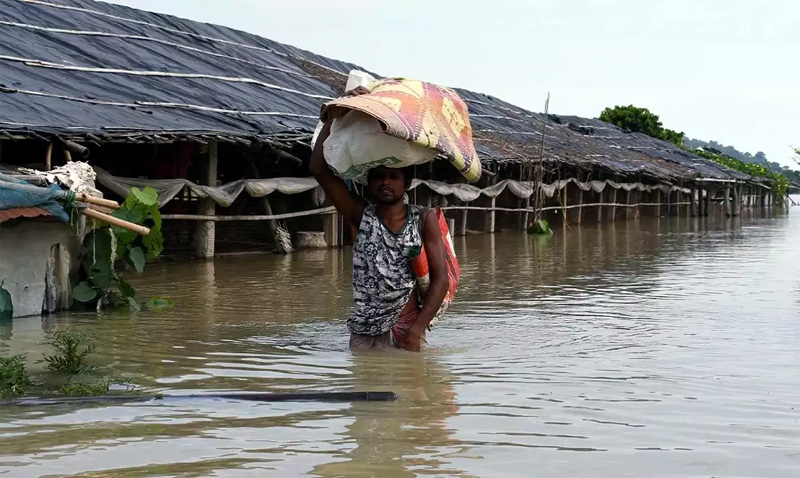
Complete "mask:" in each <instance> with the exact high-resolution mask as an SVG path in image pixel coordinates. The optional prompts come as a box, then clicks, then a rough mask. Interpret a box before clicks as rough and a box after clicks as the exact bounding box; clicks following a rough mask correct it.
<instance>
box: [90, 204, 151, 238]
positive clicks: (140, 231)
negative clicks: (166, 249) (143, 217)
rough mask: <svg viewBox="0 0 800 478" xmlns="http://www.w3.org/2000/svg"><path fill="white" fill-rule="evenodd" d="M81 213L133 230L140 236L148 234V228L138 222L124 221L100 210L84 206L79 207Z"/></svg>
mask: <svg viewBox="0 0 800 478" xmlns="http://www.w3.org/2000/svg"><path fill="white" fill-rule="evenodd" d="M81 214H83V215H84V216H86V217H91V218H92V219H97V220H100V221H103V222H107V223H108V224H111V225H112V226H117V227H121V228H123V229H127V230H128V231H132V232H135V233H136V234H139V235H140V236H146V235H148V234H150V229H149V228H147V227H144V226H140V225H138V224H134V223H132V222H128V221H124V220H122V219H119V218H117V217H114V216H109V215H108V214H103V213H102V212H100V211H96V210H94V209H90V208H86V209H81Z"/></svg>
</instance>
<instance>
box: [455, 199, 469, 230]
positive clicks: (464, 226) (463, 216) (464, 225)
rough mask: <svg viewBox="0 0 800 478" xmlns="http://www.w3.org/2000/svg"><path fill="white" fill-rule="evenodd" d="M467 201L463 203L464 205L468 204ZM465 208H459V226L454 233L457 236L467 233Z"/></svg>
mask: <svg viewBox="0 0 800 478" xmlns="http://www.w3.org/2000/svg"><path fill="white" fill-rule="evenodd" d="M468 204H469V203H464V205H465V206H466V205H468ZM467 212H468V211H467V210H466V209H462V210H461V227H460V228H459V229H458V232H457V233H456V234H457V235H459V236H466V235H467Z"/></svg>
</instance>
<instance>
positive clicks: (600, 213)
mask: <svg viewBox="0 0 800 478" xmlns="http://www.w3.org/2000/svg"><path fill="white" fill-rule="evenodd" d="M603 191H605V188H603V190H601V191H600V193H599V194H598V200H597V222H598V223H601V222H603Z"/></svg>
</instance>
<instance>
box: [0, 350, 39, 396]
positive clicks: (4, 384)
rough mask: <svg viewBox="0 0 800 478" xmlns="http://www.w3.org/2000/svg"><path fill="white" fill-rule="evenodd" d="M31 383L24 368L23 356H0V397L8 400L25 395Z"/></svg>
mask: <svg viewBox="0 0 800 478" xmlns="http://www.w3.org/2000/svg"><path fill="white" fill-rule="evenodd" d="M32 385H33V382H32V381H31V376H30V375H29V374H28V372H27V371H26V370H25V357H24V356H23V355H15V356H13V357H0V399H2V400H8V399H10V398H17V397H21V396H23V395H25V394H26V393H27V392H28V389H29V388H30V387H31V386H32Z"/></svg>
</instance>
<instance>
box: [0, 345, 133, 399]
mask: <svg viewBox="0 0 800 478" xmlns="http://www.w3.org/2000/svg"><path fill="white" fill-rule="evenodd" d="M46 344H47V345H50V346H51V347H53V349H54V353H53V355H46V356H45V357H44V358H43V359H42V360H39V361H38V362H37V363H45V364H46V368H47V370H48V371H50V372H53V373H55V374H58V375H57V376H56V377H53V376H48V377H46V378H47V379H46V380H41V381H36V382H34V379H33V377H31V375H30V373H29V372H28V370H27V369H26V367H25V366H26V358H25V356H24V355H15V356H13V357H0V400H10V399H16V398H20V397H25V396H29V395H33V394H36V395H45V396H46V395H59V396H64V397H97V396H101V395H107V394H108V393H109V392H110V391H111V387H112V386H115V385H120V386H124V387H125V390H123V393H133V394H137V393H139V392H138V390H136V389H135V387H134V385H133V384H132V383H131V381H130V380H127V379H124V378H120V377H119V376H115V375H111V376H108V375H104V376H99V377H98V376H92V375H91V373H92V372H94V371H96V370H98V369H99V368H100V366H99V365H98V364H96V363H94V362H91V361H90V360H89V357H90V356H91V354H92V353H94V351H95V350H96V349H97V342H96V341H95V338H94V337H93V336H92V335H91V334H89V333H86V332H82V331H78V330H63V331H59V332H56V333H55V334H54V335H53V338H52V339H50V340H49V341H48V342H46ZM114 392H115V393H116V392H118V391H117V390H115V391H114Z"/></svg>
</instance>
